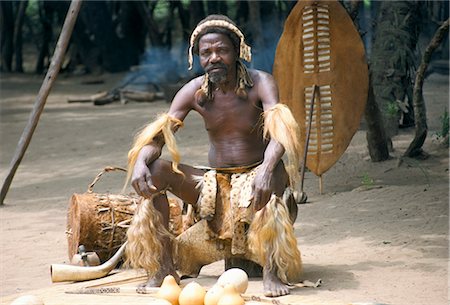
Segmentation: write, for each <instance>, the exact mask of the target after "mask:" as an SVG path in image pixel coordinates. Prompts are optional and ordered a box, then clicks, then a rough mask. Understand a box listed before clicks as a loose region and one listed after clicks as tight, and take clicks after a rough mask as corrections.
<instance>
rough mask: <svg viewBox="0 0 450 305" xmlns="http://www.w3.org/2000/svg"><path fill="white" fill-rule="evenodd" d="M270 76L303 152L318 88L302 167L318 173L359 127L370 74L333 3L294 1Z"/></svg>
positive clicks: (342, 14) (345, 16)
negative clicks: (296, 128)
mask: <svg viewBox="0 0 450 305" xmlns="http://www.w3.org/2000/svg"><path fill="white" fill-rule="evenodd" d="M273 74H274V77H275V79H276V81H277V84H278V87H279V91H280V102H281V103H284V104H287V105H288V106H289V108H290V109H291V111H292V112H293V115H294V117H295V118H296V120H297V122H298V123H299V125H300V129H301V143H302V151H301V152H299V154H301V156H303V154H304V149H305V139H306V131H307V126H308V123H309V117H310V116H309V110H310V106H311V104H310V103H311V96H312V88H313V86H314V85H316V86H318V87H319V90H318V94H316V97H315V100H314V105H313V106H314V110H313V116H312V120H311V121H312V125H311V133H310V141H309V146H308V155H307V162H306V166H307V167H308V169H309V170H310V171H311V172H313V173H314V174H316V175H317V176H321V175H322V174H323V173H324V172H326V171H327V170H328V169H330V168H331V167H332V166H333V165H334V164H335V163H336V162H337V161H338V160H339V158H340V157H341V155H342V154H343V153H344V152H345V150H346V149H347V147H348V145H349V144H350V141H351V139H352V137H353V135H354V134H355V133H356V131H357V130H358V128H359V125H360V121H361V117H362V114H363V112H364V109H365V104H366V101H367V94H368V86H369V75H368V66H367V62H366V58H365V51H364V45H363V42H362V40H361V37H360V35H359V33H358V31H357V30H356V28H355V26H354V24H353V21H352V20H351V18H350V17H349V15H348V14H347V12H346V10H345V9H344V8H343V7H342V5H341V4H340V3H339V2H338V1H298V2H297V4H296V5H295V7H294V8H293V10H292V11H291V13H290V15H289V16H288V18H287V20H286V22H285V26H284V30H283V34H282V36H281V38H280V41H279V43H278V46H277V50H276V55H275V62H274V67H273Z"/></svg>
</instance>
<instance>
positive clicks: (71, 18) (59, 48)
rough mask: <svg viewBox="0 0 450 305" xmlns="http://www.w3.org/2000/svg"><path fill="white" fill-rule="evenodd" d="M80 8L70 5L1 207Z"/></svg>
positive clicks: (75, 2)
mask: <svg viewBox="0 0 450 305" xmlns="http://www.w3.org/2000/svg"><path fill="white" fill-rule="evenodd" d="M80 7H81V0H72V2H71V3H70V7H69V11H68V12H67V15H66V19H65V21H64V25H63V27H62V30H61V34H60V35H59V38H58V43H57V44H56V48H55V52H54V54H53V57H52V60H51V63H50V67H49V69H48V71H47V74H46V75H45V79H44V81H43V82H42V85H41V88H40V89H39V93H38V95H37V97H36V100H35V102H34V106H33V110H32V112H31V115H30V117H29V119H28V123H27V125H26V126H25V129H24V130H23V133H22V135H21V137H20V139H19V143H18V144H17V148H16V151H15V153H14V156H13V159H12V161H11V164H10V168H9V171H8V174H7V175H6V178H5V180H4V181H3V185H2V190H1V192H0V205H3V202H4V200H5V197H6V194H7V193H8V190H9V187H10V185H11V182H12V180H13V178H14V174H15V173H16V170H17V168H18V167H19V164H20V162H21V161H22V158H23V156H24V155H25V151H26V150H27V148H28V145H29V144H30V141H31V137H32V136H33V133H34V130H35V129H36V126H37V124H38V121H39V117H40V116H41V113H42V111H43V110H44V105H45V103H46V101H47V97H48V95H49V93H50V90H51V88H52V86H53V83H54V82H55V80H56V77H57V76H58V73H59V70H60V68H61V63H62V61H63V59H64V54H65V53H66V50H67V45H68V44H69V40H70V37H71V36H72V31H73V28H74V26H75V22H76V20H77V16H78V12H79V11H80Z"/></svg>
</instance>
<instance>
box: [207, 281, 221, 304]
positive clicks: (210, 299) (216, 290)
mask: <svg viewBox="0 0 450 305" xmlns="http://www.w3.org/2000/svg"><path fill="white" fill-rule="evenodd" d="M224 291H225V288H224V287H222V286H221V285H218V284H216V285H214V286H212V287H211V289H209V290H208V291H207V292H206V295H205V301H204V303H205V305H217V303H218V302H219V300H220V298H221V297H222V296H223V293H224Z"/></svg>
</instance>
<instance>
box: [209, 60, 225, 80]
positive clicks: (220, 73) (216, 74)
mask: <svg viewBox="0 0 450 305" xmlns="http://www.w3.org/2000/svg"><path fill="white" fill-rule="evenodd" d="M215 68H220V69H219V70H217V71H212V72H210V71H211V70H213V69H215ZM205 70H206V73H208V79H209V81H210V82H212V83H214V84H220V83H223V82H225V81H226V80H227V67H226V65H224V64H214V65H209V66H208V67H206V69H205Z"/></svg>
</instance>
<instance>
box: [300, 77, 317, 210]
mask: <svg viewBox="0 0 450 305" xmlns="http://www.w3.org/2000/svg"><path fill="white" fill-rule="evenodd" d="M318 88H319V87H318V86H317V85H314V86H313V89H312V96H311V101H310V104H309V105H310V106H309V116H308V119H309V121H308V127H307V129H306V139H305V149H304V151H303V163H302V167H301V168H300V191H301V194H302V199H304V201H303V202H302V203H304V202H306V198H307V197H306V195H305V193H304V191H303V183H304V181H305V168H306V159H307V157H308V146H309V138H310V135H311V125H312V119H313V112H314V98H315V96H316V91H317V89H318Z"/></svg>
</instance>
